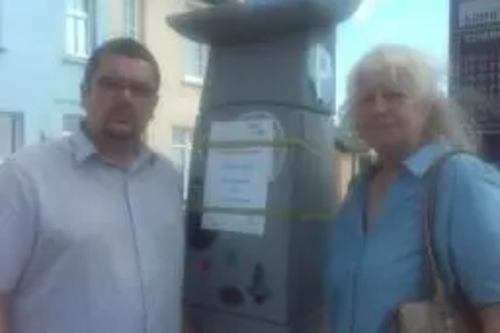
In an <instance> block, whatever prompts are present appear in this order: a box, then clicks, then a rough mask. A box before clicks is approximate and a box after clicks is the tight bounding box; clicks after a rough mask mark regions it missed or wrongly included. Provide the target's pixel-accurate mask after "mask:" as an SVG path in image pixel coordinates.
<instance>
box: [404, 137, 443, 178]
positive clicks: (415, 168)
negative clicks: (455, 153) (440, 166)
mask: <svg viewBox="0 0 500 333" xmlns="http://www.w3.org/2000/svg"><path fill="white" fill-rule="evenodd" d="M451 149H452V146H451V145H450V144H449V143H448V142H446V141H445V140H443V139H441V140H438V141H435V142H433V143H430V144H427V145H425V146H423V147H421V148H420V149H418V150H417V151H416V152H414V153H413V154H412V155H410V156H409V157H408V158H406V160H405V161H404V162H403V164H404V166H405V167H406V169H407V170H408V171H409V172H411V173H412V174H413V175H414V176H417V177H422V176H423V175H424V174H425V172H426V171H427V170H428V169H429V167H430V166H431V165H432V164H433V163H434V162H435V161H436V160H437V159H438V158H439V157H441V156H442V155H444V154H446V153H447V152H449V151H450V150H451Z"/></svg>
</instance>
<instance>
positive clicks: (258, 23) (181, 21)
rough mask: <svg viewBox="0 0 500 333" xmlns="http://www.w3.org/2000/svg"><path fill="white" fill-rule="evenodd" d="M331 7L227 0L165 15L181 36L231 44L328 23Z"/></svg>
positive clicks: (202, 41) (273, 36)
mask: <svg viewBox="0 0 500 333" xmlns="http://www.w3.org/2000/svg"><path fill="white" fill-rule="evenodd" d="M334 20H335V15H334V14H333V13H332V10H331V9H330V8H328V7H327V6H326V5H325V4H322V3H317V2H290V3H282V4H273V5H254V6H251V5H244V4H240V3H229V4H224V5H220V6H214V7H210V8H207V9H200V10H195V11H191V12H187V13H183V14H177V15H173V16H170V17H168V18H167V22H168V24H169V25H170V26H171V27H172V28H173V29H175V30H176V31H177V32H178V33H180V34H181V35H183V36H185V37H187V38H189V39H192V40H194V41H197V42H201V43H211V44H230V43H238V42H240V43H241V42H255V41H262V40H266V39H267V40H269V39H273V38H276V37H279V36H282V35H285V34H288V33H291V32H295V31H300V30H307V29H309V28H315V27H322V26H328V25H330V24H331V23H332V22H334Z"/></svg>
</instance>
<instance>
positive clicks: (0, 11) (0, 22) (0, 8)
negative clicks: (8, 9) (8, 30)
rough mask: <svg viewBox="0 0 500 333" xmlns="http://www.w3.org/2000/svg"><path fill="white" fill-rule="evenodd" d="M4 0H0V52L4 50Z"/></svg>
mask: <svg viewBox="0 0 500 333" xmlns="http://www.w3.org/2000/svg"><path fill="white" fill-rule="evenodd" d="M4 5H5V0H0V52H2V51H5V44H4V43H5V40H4V29H5V16H4V14H5V13H4Z"/></svg>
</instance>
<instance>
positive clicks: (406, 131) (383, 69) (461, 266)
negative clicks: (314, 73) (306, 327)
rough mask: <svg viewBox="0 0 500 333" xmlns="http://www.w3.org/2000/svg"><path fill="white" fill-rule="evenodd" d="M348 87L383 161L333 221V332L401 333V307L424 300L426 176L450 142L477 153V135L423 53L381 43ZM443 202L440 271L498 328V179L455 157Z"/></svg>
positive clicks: (471, 160) (358, 182)
mask: <svg viewBox="0 0 500 333" xmlns="http://www.w3.org/2000/svg"><path fill="white" fill-rule="evenodd" d="M347 90H348V98H347V104H346V105H347V111H348V112H349V113H348V115H349V116H351V117H352V120H353V126H354V129H355V132H356V133H357V134H358V136H359V138H360V139H361V140H362V141H363V142H364V143H366V145H367V146H368V147H370V148H371V149H373V150H374V151H375V152H376V153H377V159H378V161H377V165H376V168H373V170H372V172H369V173H366V174H363V175H361V176H359V177H358V178H357V179H355V180H354V181H353V183H352V186H351V188H350V190H349V192H348V194H347V196H346V199H345V201H344V203H343V204H342V207H341V208H340V210H339V213H338V216H337V218H336V221H335V223H334V225H333V227H332V233H331V235H330V243H329V252H328V254H329V259H328V265H327V269H326V277H327V299H328V303H329V317H330V318H329V319H330V325H331V331H332V332H333V333H389V332H395V331H396V329H395V325H394V320H393V318H394V313H395V311H396V310H397V308H398V305H400V304H402V303H405V302H412V301H417V300H421V299H422V298H423V297H424V288H423V287H422V286H423V284H424V283H423V274H422V272H423V269H424V264H423V258H424V257H423V239H422V231H421V230H422V213H423V200H422V197H423V182H424V179H423V177H424V174H425V172H426V170H427V169H428V168H429V167H430V166H431V165H432V163H433V162H435V161H436V160H437V159H438V158H439V157H440V156H443V154H445V153H446V152H448V151H449V150H451V149H461V150H469V151H471V152H474V151H475V140H474V138H473V135H472V133H473V132H472V131H468V130H467V126H464V123H463V122H461V121H460V119H459V118H458V112H457V110H455V109H453V107H452V106H451V104H450V103H449V101H448V100H447V98H446V97H445V95H444V94H443V93H442V92H441V90H440V88H439V80H438V74H437V71H435V70H434V69H433V67H432V66H431V64H430V62H429V61H428V59H427V58H426V57H425V56H423V55H422V54H420V53H419V52H417V51H415V50H412V49H409V48H406V47H403V46H397V45H392V46H382V47H378V48H376V49H374V50H373V51H371V52H370V53H368V54H367V55H366V56H365V57H363V58H362V59H361V60H360V61H359V63H358V64H357V65H356V66H355V67H354V69H353V71H352V73H351V75H350V77H349V81H348V88H347ZM438 199H439V204H437V207H436V213H435V224H434V230H433V232H434V247H435V251H436V253H437V258H438V266H439V267H438V269H439V272H440V275H441V277H442V278H443V280H444V281H445V282H446V285H447V286H448V289H449V290H451V288H452V287H450V286H454V285H455V284H456V283H458V284H459V285H460V286H461V287H462V288H463V291H464V294H465V295H466V297H467V299H468V300H469V301H470V302H471V304H473V305H474V307H475V309H477V315H478V318H480V320H481V322H482V324H483V326H484V332H485V333H500V176H499V174H498V173H497V171H496V170H494V169H493V168H492V167H490V166H488V165H486V164H485V163H483V162H481V161H480V159H478V158H476V157H474V156H471V155H469V154H458V155H454V156H453V157H451V158H450V159H449V160H448V161H447V162H446V163H445V164H444V166H443V168H442V174H441V177H440V179H439V194H438ZM478 333H480V332H478Z"/></svg>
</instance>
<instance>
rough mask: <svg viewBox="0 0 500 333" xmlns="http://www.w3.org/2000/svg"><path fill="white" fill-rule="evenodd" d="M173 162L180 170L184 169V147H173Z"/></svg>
mask: <svg viewBox="0 0 500 333" xmlns="http://www.w3.org/2000/svg"><path fill="white" fill-rule="evenodd" d="M171 158H172V162H173V163H174V166H175V167H176V168H177V169H178V171H179V172H182V170H183V169H184V149H183V148H173V149H172V156H171Z"/></svg>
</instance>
